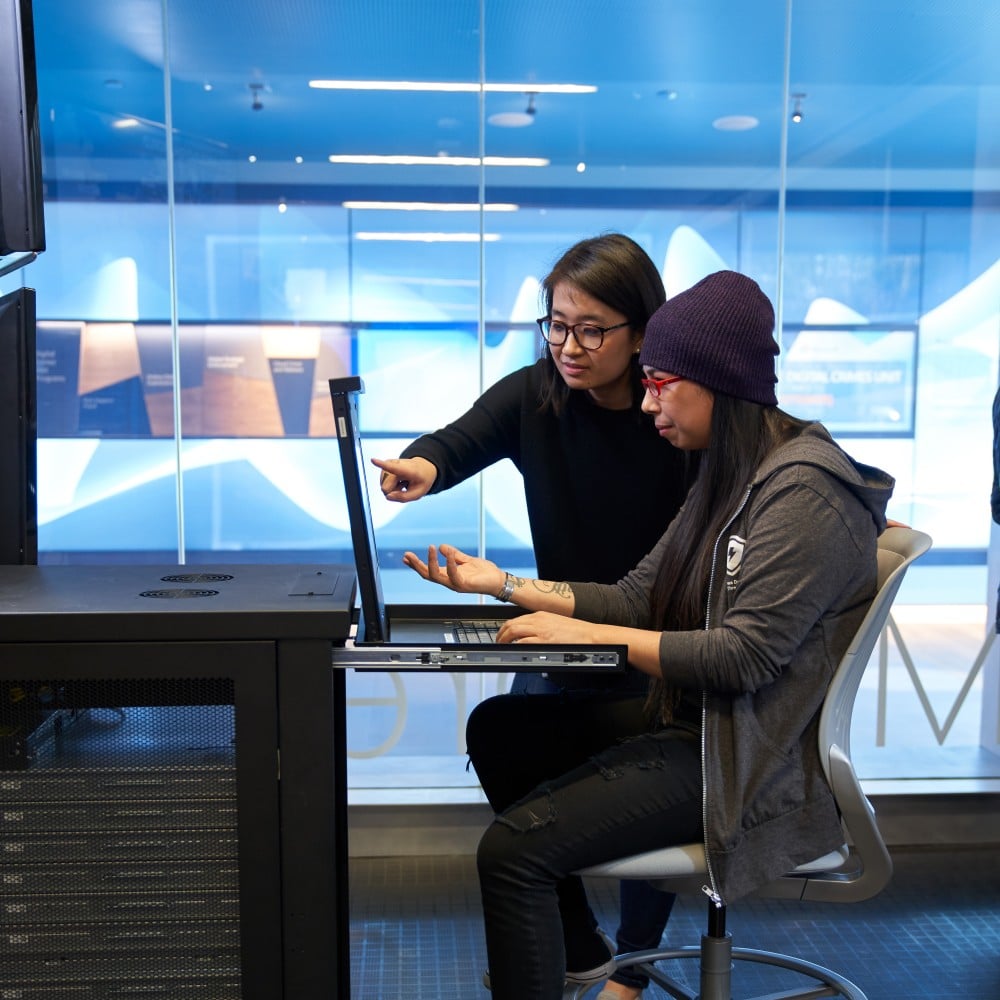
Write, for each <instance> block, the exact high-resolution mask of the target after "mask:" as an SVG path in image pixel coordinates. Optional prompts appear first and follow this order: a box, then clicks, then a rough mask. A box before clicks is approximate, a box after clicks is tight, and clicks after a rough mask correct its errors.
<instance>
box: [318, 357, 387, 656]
mask: <svg viewBox="0 0 1000 1000" xmlns="http://www.w3.org/2000/svg"><path fill="white" fill-rule="evenodd" d="M364 391H365V386H364V382H362V381H361V379H360V378H359V377H358V376H357V375H350V376H348V377H346V378H332V379H330V397H331V399H332V400H333V418H334V422H335V424H336V427H337V441H338V442H339V444H340V462H341V465H342V466H343V473H344V493H345V495H346V498H347V513H348V516H349V518H350V521H351V542H352V544H353V547H354V562H355V565H356V567H357V573H358V591H359V592H360V595H361V620H360V623H359V627H358V634H359V636H362V637H363V639H364V641H365V642H376V643H377V642H388V641H389V626H388V622H387V619H386V613H385V599H384V597H383V595H382V581H381V578H380V577H379V569H378V550H377V549H376V547H375V530H374V528H373V527H372V516H371V508H370V507H369V502H368V486H367V483H366V480H365V459H364V455H363V454H362V451H361V434H360V432H359V430H358V395H359V393H362V392H364Z"/></svg>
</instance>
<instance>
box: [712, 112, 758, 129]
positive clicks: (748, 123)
mask: <svg viewBox="0 0 1000 1000" xmlns="http://www.w3.org/2000/svg"><path fill="white" fill-rule="evenodd" d="M759 124H760V122H759V121H758V120H757V119H756V118H754V116H753V115H723V116H722V117H721V118H716V119H715V121H714V122H712V128H715V129H718V130H719V131H720V132H747V131H749V130H750V129H752V128H756V127H757V126H758V125H759Z"/></svg>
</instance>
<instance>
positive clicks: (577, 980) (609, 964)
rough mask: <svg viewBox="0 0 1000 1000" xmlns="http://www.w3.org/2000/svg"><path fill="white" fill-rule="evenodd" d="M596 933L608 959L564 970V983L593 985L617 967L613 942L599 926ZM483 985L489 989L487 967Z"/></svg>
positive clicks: (488, 971)
mask: <svg viewBox="0 0 1000 1000" xmlns="http://www.w3.org/2000/svg"><path fill="white" fill-rule="evenodd" d="M597 933H598V934H600V935H601V940H602V941H603V942H604V943H605V945H606V946H607V949H608V955H609V957H608V960H607V961H606V962H604V963H603V964H602V965H597V966H595V967H594V968H593V969H585V970H584V971H583V972H570V971H569V970H567V971H566V985H567V986H593V985H595V983H600V982H602V981H603V980H605V979H607V978H608V976H610V975H611V974H612V973H613V972H614V971H615V969H617V968H618V965H617V963H616V962H615V942H614V941H612V940H611V938H610V937H608V935H607V934H605V933H604V931H603V930H601V928H600V927H598V928H597ZM483 986H485V987H486V988H487V989H490V988H491V987H490V970H489V969H487V970H486V971H485V972H484V973H483Z"/></svg>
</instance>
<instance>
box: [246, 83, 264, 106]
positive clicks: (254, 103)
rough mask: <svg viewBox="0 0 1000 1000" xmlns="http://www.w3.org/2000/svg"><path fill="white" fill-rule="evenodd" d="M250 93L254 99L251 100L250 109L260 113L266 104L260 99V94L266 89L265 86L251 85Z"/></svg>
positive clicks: (259, 84)
mask: <svg viewBox="0 0 1000 1000" xmlns="http://www.w3.org/2000/svg"><path fill="white" fill-rule="evenodd" d="M249 87H250V93H251V94H253V97H252V98H251V100H250V107H251V109H252V110H254V111H260V110H261V108H263V107H264V102H263V101H262V100H261V99H260V92H261V91H262V90H263V89H264V84H262V83H251V84H249Z"/></svg>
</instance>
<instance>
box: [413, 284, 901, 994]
mask: <svg viewBox="0 0 1000 1000" xmlns="http://www.w3.org/2000/svg"><path fill="white" fill-rule="evenodd" d="M773 329H774V311H773V309H772V307H771V304H770V302H769V301H768V299H767V297H766V296H765V295H764V294H763V292H762V291H761V290H760V288H759V287H758V286H757V284H756V283H755V282H754V281H752V280H751V279H749V278H747V277H745V276H744V275H741V274H737V273H735V272H732V271H720V272H717V273H716V274H712V275H709V276H708V277H707V278H705V279H703V280H702V281H700V282H699V283H698V284H696V285H694V286H693V287H692V288H690V289H688V290H687V291H685V292H682V293H681V294H679V295H677V296H675V297H674V298H672V299H669V300H668V301H667V302H666V303H664V305H662V306H661V307H660V308H659V309H658V310H657V311H656V312H655V313H654V314H653V316H652V318H651V319H650V320H649V323H648V325H647V328H646V337H645V340H644V341H643V345H642V350H641V354H640V362H641V363H642V365H643V369H644V371H645V374H646V376H647V377H646V379H645V380H644V382H643V384H644V387H645V391H646V394H645V396H644V398H643V403H642V406H643V409H644V410H645V411H646V412H647V413H649V414H650V415H651V416H652V418H653V421H654V423H655V425H656V427H657V429H658V431H659V433H660V434H661V435H663V437H665V438H667V440H669V441H670V442H671V443H672V444H674V445H676V446H677V447H678V448H682V449H686V450H703V454H702V458H701V463H700V466H699V470H698V474H697V478H696V480H695V483H694V485H693V487H692V489H691V492H690V494H689V495H688V498H687V501H686V502H685V504H684V506H683V508H682V509H681V511H680V513H679V514H678V515H677V517H676V518H675V519H674V520H673V521H672V522H671V524H670V526H669V527H668V528H667V530H666V532H665V533H664V534H663V536H662V537H661V539H660V540H659V542H658V543H657V544H656V546H655V547H654V548H653V550H652V552H650V553H649V555H648V556H646V557H645V558H644V559H643V560H642V561H641V562H640V563H639V564H638V566H636V568H635V569H634V570H632V571H631V572H630V573H629V574H628V575H627V576H625V577H624V578H623V579H622V580H620V581H619V582H618V583H616V584H595V583H565V582H555V581H544V580H528V579H523V578H516V577H513V576H511V575H510V574H506V573H504V571H503V570H501V569H500V568H499V567H497V566H496V565H495V564H493V563H491V562H489V561H487V560H485V559H477V558H473V557H470V556H468V555H466V554H465V553H463V552H460V551H458V550H457V549H455V548H453V547H451V546H448V545H442V546H440V547H439V548H436V547H431V549H430V550H429V552H428V555H427V561H426V562H424V561H423V560H421V559H420V558H418V557H417V556H416V555H415V554H414V553H412V552H408V553H406V555H405V556H404V561H405V562H406V563H407V565H409V566H411V567H412V568H413V569H415V570H416V571H417V572H418V573H419V574H420V575H421V576H422V577H424V578H425V579H427V580H431V581H434V582H436V583H440V584H442V585H444V586H446V587H449V588H450V589H452V590H455V591H459V592H462V593H479V594H486V595H491V596H496V597H498V598H499V599H501V600H511V601H513V602H514V603H515V604H517V605H519V606H521V607H522V608H525V609H527V610H528V611H530V612H532V613H530V614H525V615H522V616H520V617H517V618H514V619H513V620H511V621H510V622H509V623H508V624H506V625H505V626H504V627H503V629H502V630H501V633H500V635H499V637H498V638H499V640H500V641H503V642H512V641H527V642H543V643H561V644H566V643H580V644H587V643H613V644H619V645H625V646H627V647H628V651H629V662H630V663H631V664H632V665H633V666H635V667H638V668H639V669H640V670H642V671H644V672H645V673H647V674H648V675H649V676H650V688H649V692H648V695H646V696H645V697H643V696H639V697H636V696H634V695H631V696H630V695H628V694H624V695H623V696H621V697H618V698H610V697H607V696H600V697H593V696H589V701H588V700H587V699H588V696H587V695H586V694H583V695H581V696H580V698H574V697H573V694H572V693H566V694H558V695H531V696H519V695H510V694H508V695H499V696H497V697H495V698H490V699H488V700H486V701H484V702H483V703H482V704H480V705H479V706H478V707H477V708H476V709H475V711H474V712H473V713H472V715H471V717H470V719H469V724H468V747H469V755H470V758H471V760H472V763H473V765H474V766H475V768H476V772H477V774H478V776H479V779H480V782H481V784H482V786H483V789H484V791H485V793H486V795H487V797H488V799H489V801H490V803H491V805H492V806H493V808H494V810H495V812H496V817H495V819H494V821H493V823H492V825H491V826H490V827H489V828H488V829H487V831H486V833H485V834H484V835H483V838H482V840H481V842H480V845H479V852H478V866H479V878H480V884H481V888H482V899H483V910H484V917H485V926H486V942H487V955H488V960H489V969H490V977H491V983H492V991H493V995H494V997H496V998H498V1000H509V998H514V997H517V998H519V1000H527V998H537V1000H548V998H551V1000H555V998H558V997H560V996H561V995H562V988H563V975H564V971H565V968H566V961H567V956H570V957H571V959H572V962H573V965H572V966H571V967H572V968H591V967H599V966H600V965H601V963H602V962H606V961H607V958H608V955H607V949H606V945H605V944H604V943H603V941H602V939H601V937H600V935H599V934H598V933H597V930H596V922H595V920H594V917H593V915H592V913H591V911H590V908H589V906H588V904H587V899H586V895H585V893H584V890H583V886H582V883H581V882H580V880H579V879H578V878H577V877H576V876H574V875H573V872H575V871H577V870H578V869H580V868H584V867H587V866H589V865H595V864H600V863H602V862H605V861H610V860H612V859H614V858H617V857H622V856H624V855H627V854H633V853H638V852H641V851H648V850H653V849H655V848H659V847H664V846H668V845H671V844H679V843H690V842H692V841H696V840H702V841H703V842H704V844H705V849H706V853H707V858H708V875H707V890H708V891H709V892H710V893H711V895H712V896H713V897H714V898H716V899H717V900H718V901H720V903H726V902H729V901H731V900H733V899H736V898H738V897H739V896H742V895H744V894H746V893H748V892H750V891H752V890H753V889H754V888H756V887H757V886H759V885H762V884H763V883H765V882H767V881H769V880H770V879H772V878H775V877H777V876H779V875H781V874H783V873H784V872H786V871H788V870H790V869H791V868H794V867H795V866H796V865H798V864H800V863H802V862H804V861H807V860H810V859H812V858H815V857H818V856H819V855H822V854H824V853H826V852H827V851H830V850H833V849H834V848H835V847H837V846H839V845H840V844H841V842H842V833H841V827H840V822H839V819H838V816H837V810H836V806H835V804H834V800H833V796H832V794H831V792H830V789H829V787H828V786H827V783H826V780H825V778H824V775H823V771H822V768H821V766H820V760H819V753H818V750H817V745H816V739H817V724H818V717H819V711H820V708H821V705H822V702H823V697H824V694H825V691H826V688H827V685H828V683H829V681H830V679H831V677H832V675H833V672H834V670H835V669H836V666H837V664H838V662H839V660H840V658H841V656H842V654H843V653H844V651H845V649H846V647H847V645H848V643H849V641H850V639H851V637H852V636H853V635H854V632H855V631H856V629H857V627H858V625H859V624H860V622H861V619H862V618H863V617H864V614H865V611H866V610H867V608H868V605H869V603H870V601H871V599H872V597H873V596H874V594H875V590H876V539H877V537H878V535H879V534H880V533H881V532H882V530H883V529H884V528H885V525H886V519H885V508H886V503H887V502H888V499H889V497H890V495H891V493H892V489H893V485H894V483H893V480H892V478H891V477H890V476H888V475H887V474H885V473H884V472H881V471H880V470H878V469H873V468H871V467H868V466H863V465H861V464H859V463H857V462H855V461H854V460H852V459H851V458H850V457H849V456H848V455H847V454H846V453H845V452H844V451H842V450H841V448H840V447H839V446H838V445H837V444H836V443H835V442H834V441H833V439H832V438H831V437H830V435H829V433H828V432H827V431H826V429H825V428H824V427H822V426H821V425H820V424H817V423H809V422H805V421H802V420H798V419H795V418H794V417H792V416H789V415H788V414H786V413H784V412H783V411H781V410H780V409H778V406H777V398H776V396H775V384H776V382H777V378H776V376H775V356H776V354H777V353H778V347H777V344H776V343H775V341H774V337H773ZM592 501H593V503H595V504H600V503H601V498H600V496H597V495H595V496H594V497H593V498H592ZM608 516H609V517H627V516H628V511H627V510H611V511H608ZM575 544H576V545H578V546H583V547H585V546H586V545H587V539H586V538H578V539H575ZM557 886H560V887H561V891H559V892H557V888H556V887H557ZM606 993H607V996H612V995H615V996H617V995H618V993H617V991H616V992H614V993H612V992H610V988H609V990H608V991H606Z"/></svg>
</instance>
